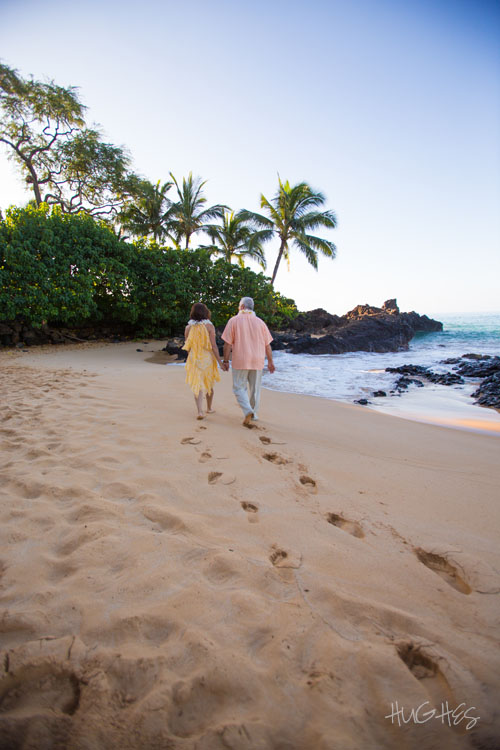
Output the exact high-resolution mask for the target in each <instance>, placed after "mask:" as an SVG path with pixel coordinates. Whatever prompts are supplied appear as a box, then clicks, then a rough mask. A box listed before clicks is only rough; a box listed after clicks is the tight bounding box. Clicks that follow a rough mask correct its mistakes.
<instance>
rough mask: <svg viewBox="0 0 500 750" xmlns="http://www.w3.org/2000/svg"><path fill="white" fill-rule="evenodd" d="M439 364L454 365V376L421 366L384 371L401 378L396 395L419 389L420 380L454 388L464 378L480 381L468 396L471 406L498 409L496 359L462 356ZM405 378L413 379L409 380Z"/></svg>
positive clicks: (498, 366)
mask: <svg viewBox="0 0 500 750" xmlns="http://www.w3.org/2000/svg"><path fill="white" fill-rule="evenodd" d="M441 364H444V365H455V366H454V367H453V370H454V372H445V373H436V372H432V371H431V370H429V368H428V367H422V366H421V365H401V367H386V370H385V371H386V372H392V373H397V374H398V375H401V376H402V377H400V378H399V379H398V380H397V381H396V383H395V386H394V388H395V390H396V391H398V392H399V393H401V392H402V391H405V390H406V389H407V388H408V386H409V385H417V386H420V387H422V386H423V383H422V380H428V381H429V382H431V383H439V384H440V385H456V384H462V383H465V380H464V378H478V379H479V378H484V379H483V380H482V383H481V385H480V386H479V388H478V389H477V390H476V391H474V393H473V394H472V398H475V399H476V401H475V402H474V403H475V404H479V405H480V406H488V407H490V408H493V409H500V357H492V356H490V355H489V354H464V355H463V356H462V357H460V358H457V357H454V358H452V359H445V360H443V362H442V363H441ZM408 375H413V376H417V377H416V378H415V377H413V378H409V377H408ZM417 378H420V380H419V379H417Z"/></svg>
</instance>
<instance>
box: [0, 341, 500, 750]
mask: <svg viewBox="0 0 500 750" xmlns="http://www.w3.org/2000/svg"><path fill="white" fill-rule="evenodd" d="M159 348H160V347H159V343H158V342H154V343H153V342H151V343H149V344H145V343H141V342H136V343H134V342H131V343H124V344H101V345H82V346H69V347H46V348H40V349H39V350H30V351H29V353H22V352H19V351H15V352H12V351H4V352H1V353H0V368H1V379H0V394H1V404H2V408H1V413H0V445H1V461H2V463H1V468H0V522H1V524H0V535H1V545H0V550H1V551H0V596H1V620H0V639H1V646H2V649H1V656H0V658H1V661H0V664H1V665H2V673H1V678H0V750H16V749H17V748H20V749H21V748H22V749H23V750H24V749H26V750H28V749H29V750H35V749H36V750H46V749H47V750H48V749H49V748H58V749H59V748H61V749H62V748H71V750H101V748H102V749H103V750H104V749H106V750H107V749H108V748H109V750H111V748H113V750H115V748H120V749H124V750H128V749H130V750H138V749H139V748H141V750H143V749H144V750H152V749H154V750H156V749H158V750H164V749H165V750H166V749H167V748H168V750H223V749H224V750H227V749H228V748H230V749H231V750H360V749H362V750H372V749H373V750H375V749H379V748H382V749H385V748H388V749H389V750H400V749H401V748H405V749H408V750H413V748H415V749H418V750H430V749H434V748H435V749H436V750H438V748H439V749H440V750H443V749H444V750H448V749H449V750H455V748H457V749H458V748H467V749H470V750H472V748H482V749H483V750H487V749H488V748H491V749H493V748H498V747H499V746H500V716H499V710H498V694H499V688H500V677H499V675H500V649H499V648H498V635H499V630H498V619H499V610H500V608H499V595H500V544H499V537H500V503H499V499H500V490H499V487H500V460H499V459H500V441H499V438H498V436H495V435H487V434H479V433H475V432H467V431H464V430H457V429H451V428H445V427H440V426H434V425H429V424H422V423H418V422H414V421H409V420H405V419H396V418H394V417H391V416H387V415H385V414H381V413H376V412H374V411H365V410H364V409H363V407H358V406H351V405H344V404H341V403H337V402H333V401H327V400H323V399H319V398H313V397H307V396H297V395H289V394H284V393H279V392H271V391H268V390H264V391H263V394H262V405H261V415H260V416H261V420H260V421H259V422H258V423H257V425H256V427H255V428H254V429H245V428H244V427H242V425H241V412H240V411H239V409H238V407H237V405H236V402H235V400H234V396H233V393H232V390H231V377H230V375H227V374H221V380H222V382H221V383H220V384H218V385H217V386H216V392H215V401H214V408H215V409H216V413H215V414H212V415H209V416H208V417H207V419H205V420H203V421H199V422H198V421H197V420H196V419H195V407H194V401H193V398H192V395H191V393H190V391H189V390H188V388H187V386H185V384H184V370H183V368H181V367H167V366H164V364H163V363H164V362H165V357H164V355H160V354H158V353H157V351H156V350H158V349H159ZM137 349H142V350H143V351H142V352H138V351H136V350H137ZM396 704H397V708H398V709H403V710H404V717H403V718H401V714H399V715H398V716H396V715H395V714H394V716H393V718H391V712H393V710H394V707H395V706H396ZM446 705H448V707H449V708H450V709H451V710H455V709H456V712H455V715H454V716H450V715H448V716H447V717H442V718H441V712H442V707H443V706H446ZM422 706H423V708H420V712H419V714H418V716H417V717H416V718H415V717H414V718H411V717H410V712H411V710H412V709H414V710H415V711H417V709H419V707H422ZM457 707H458V708H457ZM432 710H435V713H434V715H431V714H432ZM464 713H465V716H464ZM409 717H410V718H409ZM406 719H408V722H407V723H405V720H406ZM417 719H418V720H417Z"/></svg>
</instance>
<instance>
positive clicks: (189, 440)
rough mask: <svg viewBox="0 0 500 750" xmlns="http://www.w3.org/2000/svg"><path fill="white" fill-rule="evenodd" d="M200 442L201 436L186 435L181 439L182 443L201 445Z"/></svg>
mask: <svg viewBox="0 0 500 750" xmlns="http://www.w3.org/2000/svg"><path fill="white" fill-rule="evenodd" d="M200 443H201V440H200V438H195V437H184V438H182V440H181V445H199V444H200Z"/></svg>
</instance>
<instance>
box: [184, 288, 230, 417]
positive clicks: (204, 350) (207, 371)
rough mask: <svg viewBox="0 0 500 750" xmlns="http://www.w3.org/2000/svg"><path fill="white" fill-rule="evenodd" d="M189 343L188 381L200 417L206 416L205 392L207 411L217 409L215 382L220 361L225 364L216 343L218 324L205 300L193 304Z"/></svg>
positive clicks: (189, 326) (218, 377) (188, 335)
mask: <svg viewBox="0 0 500 750" xmlns="http://www.w3.org/2000/svg"><path fill="white" fill-rule="evenodd" d="M184 336H185V339H186V343H185V344H184V346H183V347H182V348H183V349H186V351H188V352H189V354H188V358H187V362H186V383H187V384H188V385H189V386H190V387H191V390H192V391H193V393H194V400H195V403H196V408H197V409H198V416H197V419H203V418H204V417H205V414H204V412H203V396H204V395H206V399H207V413H208V414H211V413H213V409H212V401H213V398H214V389H213V384H214V382H215V381H219V380H220V375H219V371H218V369H217V363H218V364H219V366H220V367H221V369H224V368H223V365H222V360H221V358H220V355H219V350H218V349H217V344H216V343H215V328H214V326H213V323H211V321H210V310H209V309H208V307H207V306H206V305H204V304H202V303H201V302H196V304H194V305H193V306H192V308H191V314H190V320H189V323H188V324H187V326H186V330H185V331H184Z"/></svg>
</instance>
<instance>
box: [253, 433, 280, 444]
mask: <svg viewBox="0 0 500 750" xmlns="http://www.w3.org/2000/svg"><path fill="white" fill-rule="evenodd" d="M259 440H260V442H261V443H264V445H271V443H272V444H273V445H286V443H284V442H282V441H280V440H271V438H269V437H266V436H265V435H261V436H260V437H259Z"/></svg>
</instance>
